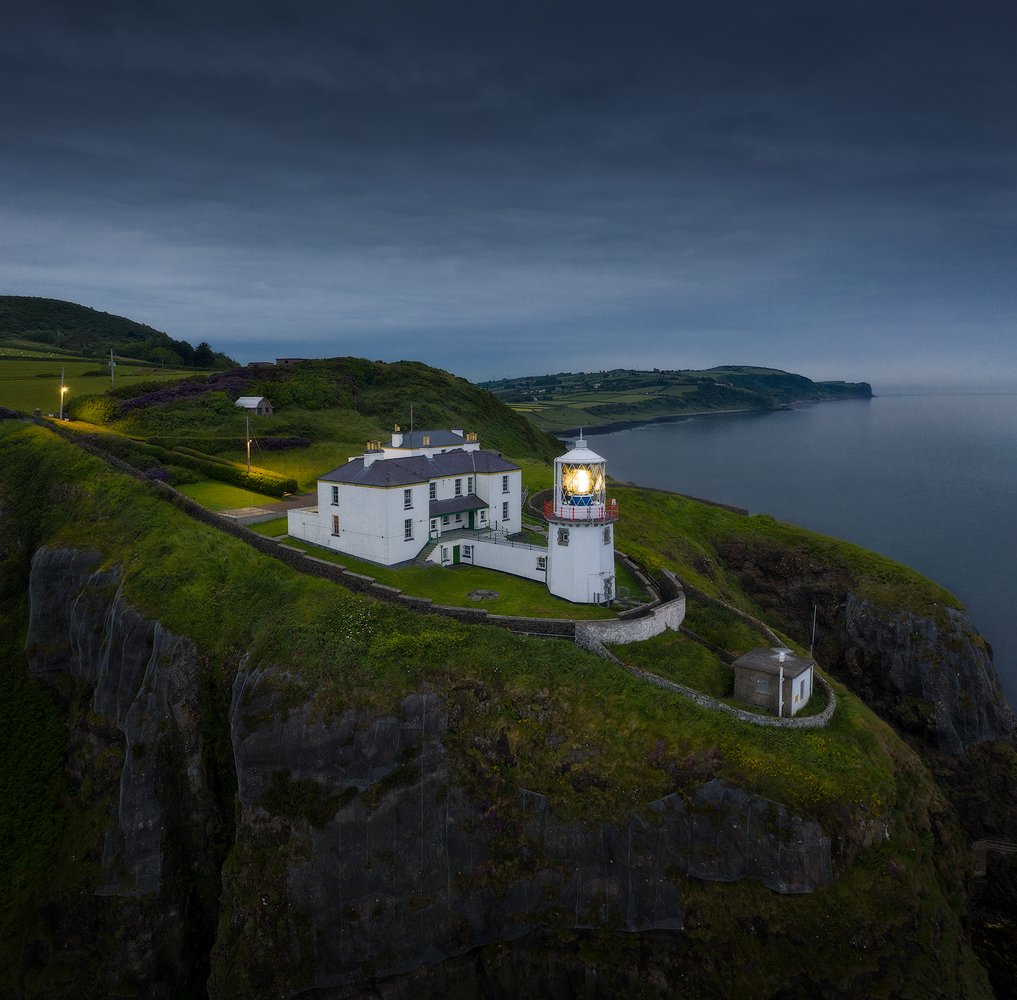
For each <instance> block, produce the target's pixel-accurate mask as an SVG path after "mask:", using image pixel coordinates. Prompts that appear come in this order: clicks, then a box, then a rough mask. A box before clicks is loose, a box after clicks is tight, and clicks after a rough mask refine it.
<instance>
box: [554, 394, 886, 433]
mask: <svg viewBox="0 0 1017 1000" xmlns="http://www.w3.org/2000/svg"><path fill="white" fill-rule="evenodd" d="M875 398H876V397H875V395H872V396H865V397H862V396H844V397H842V398H834V399H799V400H795V401H794V402H792V403H785V404H782V405H780V406H742V407H737V408H735V409H731V410H682V411H681V412H680V413H664V414H661V415H660V416H656V417H642V418H641V419H633V420H612V421H610V422H608V423H606V424H594V425H593V426H589V427H588V426H586V425H585V424H584V425H583V426H582V427H568V428H566V429H565V430H560V431H554V430H547V429H546V428H544V427H541V428H540V430H542V431H544V433H545V434H550V435H552V436H553V437H557V438H565V437H577V436H579V434H580V433H582V435H583V436H584V437H590V436H591V435H594V434H613V433H614V432H615V431H627V430H631V429H632V428H633V427H646V426H647V425H649V424H673V423H677V422H678V421H679V420H686V419H688V418H690V417H714V416H716V417H723V416H728V415H730V414H732V413H779V412H780V411H781V410H794V409H797V408H798V407H799V406H814V405H816V404H817V403H840V402H843V401H844V400H845V399H875Z"/></svg>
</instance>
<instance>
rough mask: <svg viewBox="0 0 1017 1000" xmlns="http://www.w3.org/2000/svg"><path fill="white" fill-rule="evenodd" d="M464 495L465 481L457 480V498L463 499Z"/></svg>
mask: <svg viewBox="0 0 1017 1000" xmlns="http://www.w3.org/2000/svg"><path fill="white" fill-rule="evenodd" d="M462 495H463V481H462V480H461V479H457V480H456V496H457V497H461V496H462Z"/></svg>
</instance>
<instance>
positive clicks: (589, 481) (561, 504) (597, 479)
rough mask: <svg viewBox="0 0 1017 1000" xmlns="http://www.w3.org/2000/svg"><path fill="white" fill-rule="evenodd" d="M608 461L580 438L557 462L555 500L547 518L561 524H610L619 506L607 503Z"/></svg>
mask: <svg viewBox="0 0 1017 1000" xmlns="http://www.w3.org/2000/svg"><path fill="white" fill-rule="evenodd" d="M605 465H606V463H605V461H604V459H603V458H601V456H600V455H598V454H597V453H596V452H595V451H591V450H590V449H589V448H588V447H587V445H586V441H584V440H583V439H582V438H579V439H577V441H576V442H575V446H574V447H573V448H572V450H571V451H568V452H566V453H565V454H564V455H560V456H559V457H558V458H556V459H555V460H554V499H553V501H552V502H551V503H549V504H547V505H546V507H545V511H544V513H545V515H546V516H547V517H548V518H552V517H553V518H555V519H556V520H562V521H607V520H615V519H616V518H617V516H618V510H617V504H616V503H615V502H613V501H612V502H610V503H609V502H608V499H607V487H606V485H605V475H604V468H605Z"/></svg>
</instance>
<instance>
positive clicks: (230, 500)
mask: <svg viewBox="0 0 1017 1000" xmlns="http://www.w3.org/2000/svg"><path fill="white" fill-rule="evenodd" d="M177 489H179V490H180V492H181V493H183V494H184V495H185V496H189V497H190V498H191V499H192V500H196V501H197V502H198V503H200V504H201V506H202V507H207V508H208V509H209V510H215V511H219V510H233V509H234V508H236V507H269V506H271V505H272V504H276V503H278V502H279V498H278V497H270V496H265V494H264V493H254V492H253V491H252V490H244V489H241V488H240V487H239V486H230V485H229V484H228V483H220V482H218V481H216V480H214V479H204V480H202V481H201V482H200V483H185V484H183V485H182V486H178V487H177ZM280 520H281V521H282V522H283V525H284V526H285V524H286V518H280ZM266 523H267V524H274V523H275V522H274V521H268V522H266Z"/></svg>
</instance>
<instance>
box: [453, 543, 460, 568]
mask: <svg viewBox="0 0 1017 1000" xmlns="http://www.w3.org/2000/svg"><path fill="white" fill-rule="evenodd" d="M452 565H453V566H458V565H459V546H458V545H453V546H452Z"/></svg>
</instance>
